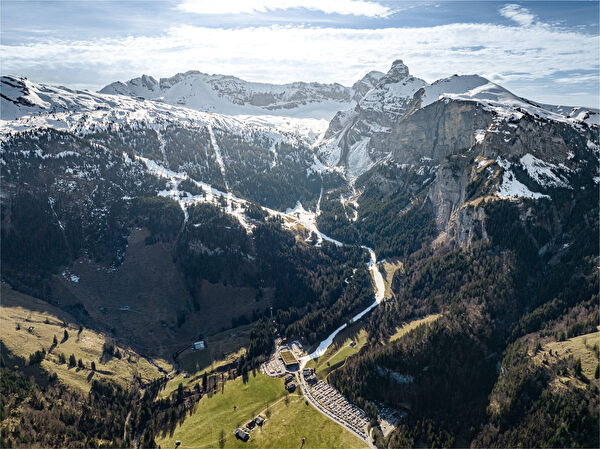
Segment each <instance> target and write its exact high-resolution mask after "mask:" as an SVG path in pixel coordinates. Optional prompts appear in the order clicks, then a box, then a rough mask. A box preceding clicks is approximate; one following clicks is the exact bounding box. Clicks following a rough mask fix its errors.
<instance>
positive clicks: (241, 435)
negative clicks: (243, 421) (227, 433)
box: [235, 427, 250, 442]
mask: <svg viewBox="0 0 600 449" xmlns="http://www.w3.org/2000/svg"><path fill="white" fill-rule="evenodd" d="M235 437H236V438H237V439H238V440H242V441H243V442H246V441H248V440H249V439H250V434H249V433H248V432H246V431H245V430H244V429H242V428H241V427H238V428H237V429H235Z"/></svg>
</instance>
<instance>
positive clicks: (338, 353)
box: [311, 329, 367, 379]
mask: <svg viewBox="0 0 600 449" xmlns="http://www.w3.org/2000/svg"><path fill="white" fill-rule="evenodd" d="M351 341H354V342H355V343H356V346H354V347H353V348H352V347H350V346H349V344H350V342H351ZM366 342H367V332H366V331H365V330H363V329H361V330H360V332H359V333H358V335H357V336H356V337H355V338H348V339H346V340H345V341H344V343H343V344H342V346H341V347H336V348H333V347H330V348H329V349H328V350H327V352H325V354H323V355H322V356H321V357H319V358H318V359H315V360H314V363H313V364H312V365H311V367H312V368H315V370H316V373H317V376H318V377H319V378H321V379H324V378H325V377H327V375H328V374H329V373H330V372H331V371H332V369H331V368H332V367H335V365H336V364H340V363H342V362H344V361H345V360H346V359H347V358H348V357H350V356H351V355H354V354H356V353H357V352H358V351H360V349H361V348H362V347H363V346H364V345H365V343H366ZM328 363H329V365H327V364H328ZM334 369H335V368H334Z"/></svg>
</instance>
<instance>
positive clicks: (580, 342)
mask: <svg viewBox="0 0 600 449" xmlns="http://www.w3.org/2000/svg"><path fill="white" fill-rule="evenodd" d="M594 345H596V347H600V331H598V332H593V333H591V334H585V335H580V336H578V337H573V338H569V339H568V340H565V341H553V342H550V343H546V344H545V345H544V346H543V347H542V350H541V351H540V352H538V354H537V355H536V356H535V360H536V361H537V362H538V363H542V362H543V361H544V360H546V361H547V362H548V363H549V364H552V363H553V362H554V361H556V360H558V359H561V358H567V357H570V356H573V358H574V359H578V358H579V359H581V373H582V374H583V375H584V376H585V377H587V378H588V380H592V379H594V372H595V370H596V366H598V357H597V356H596V355H595V354H594V349H593V348H594ZM550 352H552V354H550ZM568 379H570V380H572V381H573V384H574V385H579V383H578V382H576V381H575V379H574V378H565V380H568ZM580 386H583V385H580Z"/></svg>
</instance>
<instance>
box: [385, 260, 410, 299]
mask: <svg viewBox="0 0 600 449" xmlns="http://www.w3.org/2000/svg"><path fill="white" fill-rule="evenodd" d="M381 265H382V266H383V270H384V271H385V273H382V274H383V282H384V284H385V298H386V299H387V298H390V297H391V296H392V280H393V279H394V273H396V271H397V270H401V271H402V272H404V264H403V263H402V262H401V261H399V260H395V259H387V260H386V261H385V262H382V264H381Z"/></svg>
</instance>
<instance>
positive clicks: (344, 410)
mask: <svg viewBox="0 0 600 449" xmlns="http://www.w3.org/2000/svg"><path fill="white" fill-rule="evenodd" d="M303 374H304V373H303ZM311 375H313V374H312V373H311ZM309 377H310V376H309ZM305 379H306V380H307V381H308V378H305ZM311 383H312V386H311V394H312V396H313V398H315V399H316V400H317V401H318V402H319V403H320V404H321V405H322V406H323V407H325V408H326V409H327V410H329V411H330V412H331V413H332V414H333V415H334V416H335V417H336V418H338V419H339V420H341V421H343V422H344V423H345V424H346V425H347V426H348V427H350V428H351V429H352V430H354V431H355V432H356V433H358V434H359V435H361V436H362V437H363V438H366V437H367V425H368V424H369V418H367V415H366V414H365V412H363V411H362V410H361V409H360V408H358V407H357V406H356V405H354V404H351V403H350V402H348V401H347V400H346V398H345V397H344V396H342V395H341V393H340V392H339V391H337V390H336V389H335V388H333V387H332V386H331V385H329V384H328V383H326V382H323V381H322V380H318V381H314V380H313V381H312V382H311Z"/></svg>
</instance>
